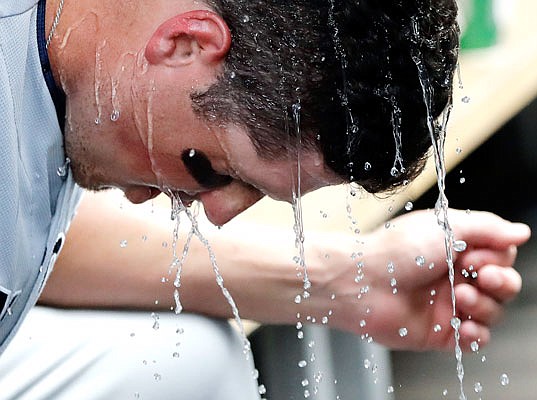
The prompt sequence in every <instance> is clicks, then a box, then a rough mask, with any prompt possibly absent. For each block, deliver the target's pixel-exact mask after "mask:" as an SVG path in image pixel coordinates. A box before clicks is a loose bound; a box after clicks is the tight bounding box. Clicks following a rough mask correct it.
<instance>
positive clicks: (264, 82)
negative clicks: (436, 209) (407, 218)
mask: <svg viewBox="0 0 537 400" xmlns="http://www.w3.org/2000/svg"><path fill="white" fill-rule="evenodd" d="M206 1H207V3H208V4H209V5H210V6H211V7H213V8H214V10H215V11H216V12H218V13H219V14H220V15H222V17H223V18H224V20H225V21H226V22H227V24H228V26H229V27H230V30H231V33H232V47H231V50H230V52H229V55H228V57H227V59H226V62H225V66H224V72H223V73H222V74H221V76H220V77H219V79H218V81H217V83H215V84H214V85H213V86H211V87H210V88H209V89H208V90H207V91H206V92H203V93H196V94H193V95H192V100H193V105H194V109H195V110H196V111H197V112H199V113H200V114H201V115H203V116H204V117H205V118H208V119H212V120H215V121H221V122H228V123H234V124H238V125H240V126H243V127H245V128H246V130H247V131H248V133H249V135H250V138H251V139H252V142H253V143H254V145H255V146H256V149H257V151H258V153H259V154H260V155H261V156H262V157H264V158H267V159H278V158H279V159H281V158H283V157H287V156H288V154H289V150H288V148H289V145H290V143H293V142H292V141H290V139H289V137H291V138H292V137H293V136H294V135H296V132H297V131H298V130H297V129H296V128H297V127H296V126H294V125H295V122H296V121H295V119H294V118H292V116H293V106H294V105H295V107H294V109H295V110H297V109H298V107H296V105H297V104H299V105H300V136H301V137H300V141H301V146H302V147H303V148H304V149H306V150H308V149H318V150H320V151H321V152H322V154H323V155H324V159H325V163H326V165H327V166H328V167H329V168H330V169H331V170H333V171H334V172H336V173H337V174H338V175H339V176H341V177H342V178H343V179H344V180H345V181H348V182H356V183H357V184H359V185H360V186H362V187H363V188H365V189H366V190H367V191H370V192H381V191H387V190H392V189H394V188H396V187H398V186H399V185H401V184H402V183H404V182H406V181H408V180H411V179H413V178H414V177H415V176H416V175H417V174H418V173H419V172H421V170H422V169H423V166H424V163H425V159H426V157H427V155H428V151H429V149H430V146H431V137H430V133H429V129H428V125H427V118H428V112H427V106H426V101H425V100H424V95H423V89H422V83H423V82H424V81H426V83H427V84H428V85H429V90H430V94H431V97H430V107H429V108H430V115H431V116H432V117H433V118H435V119H436V118H437V117H438V116H439V115H440V114H441V113H442V111H443V110H444V109H445V108H446V105H447V104H449V103H450V101H451V94H452V83H453V75H454V71H455V68H456V64H457V57H458V43H459V28H458V25H457V22H456V16H457V6H456V2H455V0H206ZM417 64H418V65H420V66H421V68H418V67H417ZM420 74H421V80H420ZM435 134H438V133H435ZM396 143H397V146H396ZM396 149H397V150H396ZM394 168H395V169H394Z"/></svg>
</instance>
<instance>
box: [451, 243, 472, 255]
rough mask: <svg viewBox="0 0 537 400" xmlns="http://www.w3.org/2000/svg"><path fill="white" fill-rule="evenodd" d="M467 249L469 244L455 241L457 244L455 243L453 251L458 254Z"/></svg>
mask: <svg viewBox="0 0 537 400" xmlns="http://www.w3.org/2000/svg"><path fill="white" fill-rule="evenodd" d="M467 247H468V244H467V243H466V242H465V241H464V240H455V242H453V250H455V251H456V252H458V253H460V252H463V251H464V250H466V248H467Z"/></svg>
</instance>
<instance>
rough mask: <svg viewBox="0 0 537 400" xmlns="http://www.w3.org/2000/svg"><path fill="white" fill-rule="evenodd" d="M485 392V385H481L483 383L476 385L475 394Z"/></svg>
mask: <svg viewBox="0 0 537 400" xmlns="http://www.w3.org/2000/svg"><path fill="white" fill-rule="evenodd" d="M482 391H483V385H481V382H476V383H474V392H476V393H481V392H482Z"/></svg>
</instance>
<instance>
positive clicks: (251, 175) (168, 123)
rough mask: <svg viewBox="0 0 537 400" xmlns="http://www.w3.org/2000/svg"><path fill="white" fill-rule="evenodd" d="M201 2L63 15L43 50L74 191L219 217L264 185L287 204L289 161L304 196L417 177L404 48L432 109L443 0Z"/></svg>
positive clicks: (442, 64)
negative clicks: (176, 200) (169, 204)
mask: <svg viewBox="0 0 537 400" xmlns="http://www.w3.org/2000/svg"><path fill="white" fill-rule="evenodd" d="M208 1H210V2H209V3H201V2H199V1H194V0H192V1H190V0H182V1H175V2H173V4H174V6H173V7H172V6H171V2H169V1H164V0H162V1H156V0H153V1H149V2H144V1H140V2H137V4H136V7H134V6H132V5H131V3H130V2H125V4H124V6H125V7H121V6H118V7H111V6H110V5H109V3H107V2H96V3H95V4H93V3H92V4H91V6H89V5H87V4H85V2H82V3H70V4H71V6H70V7H69V6H68V7H65V8H64V15H63V16H62V18H63V20H62V23H63V25H62V24H60V25H59V27H58V35H57V37H56V39H55V41H53V42H52V44H51V49H52V50H50V49H49V51H51V61H52V63H53V67H55V77H56V79H58V80H59V82H61V83H62V86H63V87H64V89H65V90H66V93H67V95H68V115H67V123H66V151H67V153H68V156H69V157H71V159H72V166H73V172H74V174H75V177H76V179H77V181H78V182H80V183H81V184H82V185H83V186H86V187H89V188H92V189H100V188H104V187H109V186H116V187H119V188H121V189H123V190H124V191H125V193H126V195H127V197H129V199H131V200H132V201H135V202H140V201H144V200H147V199H149V198H152V197H154V196H155V195H156V194H158V193H160V191H161V190H162V191H173V192H179V193H180V194H181V195H182V198H183V200H184V201H186V202H188V201H189V200H190V199H191V198H195V199H200V200H201V201H202V202H203V204H204V207H205V210H206V212H207V213H208V216H209V217H210V219H211V220H212V221H213V222H215V223H217V224H220V223H224V222H226V221H227V220H228V219H230V218H232V217H233V216H234V215H236V214H237V213H239V212H240V211H242V210H243V209H245V208H247V207H248V206H249V205H251V204H252V203H254V202H255V201H257V200H258V199H259V198H260V197H262V195H264V194H268V195H270V196H272V197H275V198H278V199H286V200H289V199H290V198H291V197H292V190H293V185H294V183H295V180H296V174H297V171H296V170H297V166H298V164H299V165H300V168H301V176H300V178H301V191H302V192H303V193H305V192H307V191H310V190H314V189H316V188H318V187H321V186H326V185H329V184H335V183H340V182H343V181H347V182H348V181H355V182H357V183H359V184H361V185H362V186H364V187H365V188H366V189H367V190H370V191H379V190H385V189H392V188H393V187H394V185H397V184H399V183H401V182H403V181H404V180H405V179H409V178H411V177H413V176H414V175H415V174H416V173H417V171H419V170H420V168H421V166H422V160H423V158H424V156H425V154H426V152H427V150H428V148H429V147H430V138H429V133H428V131H427V124H426V117H427V114H426V110H425V106H424V101H423V94H422V90H421V86H420V81H419V79H418V68H417V67H416V64H415V60H413V59H412V56H414V57H418V56H422V58H423V63H424V65H425V66H426V69H427V72H428V75H429V77H428V78H429V81H430V82H431V84H432V91H433V93H434V96H433V100H434V101H433V107H432V108H433V109H432V112H433V113H434V115H435V116H437V115H438V114H439V113H440V111H441V110H442V109H443V108H444V106H445V105H446V103H447V102H448V99H449V96H450V93H451V83H452V76H453V71H454V67H455V62H456V48H457V27H456V22H455V14H456V8H455V4H454V0H451V1H447V0H427V1H426V0H407V1H397V2H391V1H380V0H371V1H363V0H362V1H356V0H355V1H338V0H333V2H332V1H331V0H325V1H317V0H299V1H291V2H290V1H273V0H259V1H258V0H244V1H242V0H239V1H228V0H208ZM50 3H52V4H54V3H53V2H48V3H47V7H48V4H50ZM392 3H396V4H392ZM51 7H53V6H51ZM54 11H55V10H54V9H53V10H52V12H54ZM47 14H49V12H48V9H47ZM416 32H417V35H416V34H415V33H416ZM394 121H395V122H394ZM399 134H400V135H401V140H400V142H401V144H402V146H401V147H400V151H401V153H400V155H399V154H398V155H397V157H399V156H400V158H397V157H396V145H395V143H396V140H395V139H394V136H396V135H399ZM298 139H300V140H298ZM298 153H300V163H298V162H297V154H298ZM396 161H398V162H396ZM393 166H396V167H398V168H399V170H398V172H397V173H395V174H394V173H393V171H392V167H393Z"/></svg>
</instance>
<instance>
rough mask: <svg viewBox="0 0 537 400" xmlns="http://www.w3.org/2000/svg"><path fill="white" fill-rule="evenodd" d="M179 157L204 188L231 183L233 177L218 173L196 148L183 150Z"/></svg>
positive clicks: (213, 187)
mask: <svg viewBox="0 0 537 400" xmlns="http://www.w3.org/2000/svg"><path fill="white" fill-rule="evenodd" d="M181 159H182V160H183V164H184V165H185V167H186V169H187V170H188V172H189V173H190V175H192V177H193V178H194V179H195V180H196V182H198V183H199V184H200V185H201V186H203V187H204V188H206V189H215V188H218V187H221V186H226V185H228V184H230V183H231V181H232V180H233V178H232V177H231V176H229V175H220V174H218V173H217V172H216V171H215V170H214V169H213V166H212V165H211V162H210V161H209V158H207V156H206V155H205V154H204V153H203V152H201V151H199V150H196V149H188V150H185V151H183V153H182V154H181Z"/></svg>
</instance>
